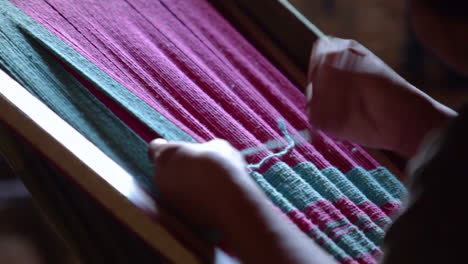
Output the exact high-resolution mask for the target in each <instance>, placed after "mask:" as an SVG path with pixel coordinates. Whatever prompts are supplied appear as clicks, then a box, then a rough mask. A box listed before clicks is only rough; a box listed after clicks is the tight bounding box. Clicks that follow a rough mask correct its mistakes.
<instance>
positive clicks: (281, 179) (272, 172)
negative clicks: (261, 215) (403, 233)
mask: <svg viewBox="0 0 468 264" xmlns="http://www.w3.org/2000/svg"><path fill="white" fill-rule="evenodd" d="M263 176H264V178H265V180H266V181H267V182H268V183H269V184H271V186H272V187H273V188H274V189H276V190H277V191H278V192H280V193H281V194H282V195H283V196H284V197H285V198H286V199H287V200H288V201H289V202H290V203H291V204H292V205H293V206H295V207H296V208H298V209H299V210H301V211H303V210H304V209H306V208H307V207H309V206H311V205H312V204H314V203H316V202H318V201H322V200H324V198H323V197H321V195H320V194H318V193H317V192H316V191H315V190H314V188H312V186H311V185H309V184H308V183H307V182H305V181H304V180H303V179H302V178H301V177H300V176H299V175H298V174H297V173H295V172H294V170H293V169H292V168H290V167H289V166H288V165H287V164H286V163H284V162H278V163H276V164H274V165H272V166H271V167H270V168H269V169H268V170H267V171H266V172H265V173H264V174H263ZM342 177H344V176H342ZM341 220H342V221H345V222H346V223H347V224H348V225H350V226H352V224H351V223H350V222H349V221H348V219H346V218H344V219H341ZM341 220H340V221H341ZM333 224H334V223H329V224H328V225H333ZM335 242H336V244H337V245H338V246H339V247H341V248H342V249H343V250H344V251H345V252H346V253H348V254H349V255H350V256H351V257H353V258H356V257H359V256H361V255H363V254H369V253H371V252H373V251H374V250H376V249H378V247H377V246H376V245H375V244H374V243H373V242H372V241H370V240H369V239H368V238H367V237H366V236H365V235H364V234H363V233H362V232H361V231H359V230H358V229H357V228H356V227H354V228H353V230H352V231H350V232H349V233H347V234H345V235H343V236H341V237H340V238H339V239H338V240H337V241H335Z"/></svg>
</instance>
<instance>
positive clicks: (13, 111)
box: [0, 0, 398, 263]
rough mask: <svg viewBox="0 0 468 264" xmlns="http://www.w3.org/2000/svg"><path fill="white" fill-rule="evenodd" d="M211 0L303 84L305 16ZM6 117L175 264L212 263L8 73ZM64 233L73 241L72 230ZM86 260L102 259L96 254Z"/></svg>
mask: <svg viewBox="0 0 468 264" xmlns="http://www.w3.org/2000/svg"><path fill="white" fill-rule="evenodd" d="M211 2H212V3H213V4H214V5H215V6H216V7H217V8H218V9H219V10H220V11H221V12H222V13H223V15H224V16H225V17H226V18H228V20H230V21H231V23H233V24H234V26H236V28H237V29H238V30H240V31H241V32H242V33H243V34H244V36H246V37H247V38H248V39H250V40H251V42H252V43H254V45H256V46H257V48H258V49H259V50H260V51H262V52H263V53H264V54H265V55H266V56H267V57H269V59H270V60H271V61H272V62H274V63H275V64H276V65H277V66H278V67H279V68H280V69H281V70H282V71H283V72H284V73H285V74H286V75H287V76H289V78H290V79H291V80H293V82H295V83H296V84H297V85H299V86H300V87H303V86H304V85H305V81H306V71H307V66H308V57H309V53H310V49H311V47H312V44H313V42H314V41H315V40H316V36H315V34H314V32H313V30H312V29H311V28H310V25H308V23H307V21H305V20H304V17H302V16H301V15H300V14H299V13H298V12H297V10H294V9H293V8H292V6H291V5H290V4H289V3H288V2H287V1H285V0H278V1H275V0H256V1H251V0H235V1H233V0H211ZM0 123H4V124H6V126H7V127H9V128H11V129H12V130H13V131H15V133H17V134H18V135H19V136H20V137H21V138H23V139H25V141H27V142H28V143H29V144H30V145H32V146H33V148H34V149H36V150H37V151H38V152H40V153H41V154H42V155H43V156H45V157H46V158H47V160H49V161H50V162H51V163H52V164H54V166H55V167H57V168H58V169H59V170H60V171H62V172H65V174H66V175H68V176H69V177H70V179H69V180H71V182H74V183H76V184H77V185H78V186H80V188H81V189H82V191H83V190H84V191H85V192H87V193H88V194H89V195H90V196H91V197H92V198H93V199H94V200H95V201H97V202H98V203H99V204H100V206H102V207H104V208H105V209H106V211H107V212H108V213H110V214H111V216H112V217H114V218H118V219H119V222H120V223H121V224H123V225H124V226H126V227H128V228H129V229H130V230H131V232H130V233H134V234H136V235H137V236H138V237H139V238H140V239H141V240H142V241H144V243H145V244H146V245H148V246H149V247H150V249H156V250H157V251H159V252H160V253H161V255H163V257H164V258H165V259H166V260H168V261H170V262H174V263H206V262H214V251H213V250H212V248H211V247H210V246H209V245H208V244H207V243H206V242H204V241H202V240H200V239H199V238H198V237H197V236H196V235H195V234H194V233H193V232H192V231H190V230H189V229H188V228H187V227H186V226H185V225H184V224H182V223H180V222H179V221H178V220H176V219H175V218H174V217H172V216H170V214H168V213H167V212H165V211H164V209H163V208H160V207H158V206H157V204H156V203H155V202H154V200H153V199H152V197H151V196H149V195H148V194H147V193H145V192H144V191H143V190H142V189H141V188H140V187H139V186H138V184H137V183H136V182H135V181H134V180H133V178H132V177H131V176H130V175H129V174H128V173H127V172H126V171H124V170H123V169H122V168H121V167H120V166H118V165H117V164H116V163H115V162H113V161H112V160H111V159H110V158H108V157H107V156H106V155H105V154H104V153H102V152H101V151H100V150H99V149H98V148H97V147H95V146H94V145H93V144H92V143H90V142H89V141H88V140H86V139H85V138H84V137H83V136H82V135H81V134H79V133H78V132H77V131H76V130H74V129H73V128H72V127H71V126H69V125H68V124H67V123H66V122H65V121H63V120H62V119H61V118H60V117H58V116H57V115H56V114H55V113H53V112H52V111H51V110H50V109H49V108H48V107H47V106H45V105H44V104H43V103H42V102H40V101H39V100H38V99H36V98H35V97H34V96H33V95H31V94H30V93H29V92H27V91H26V89H24V88H23V87H21V86H20V85H19V84H18V83H17V82H15V81H14V80H13V79H11V78H10V77H9V76H7V75H6V74H5V73H3V72H2V71H0ZM376 155H377V156H376ZM373 156H374V157H376V158H377V159H378V160H379V161H380V162H381V163H383V164H385V165H386V166H390V167H391V170H392V171H393V172H397V171H398V170H395V168H394V167H393V166H391V163H389V162H388V160H386V159H385V158H384V157H382V156H381V155H380V154H376V153H373ZM23 180H24V182H25V183H26V185H27V187H28V189H30V191H31V192H32V194H33V196H34V197H35V198H36V199H37V200H38V201H39V203H40V205H41V207H42V208H44V210H45V212H46V213H47V214H48V215H49V216H52V222H54V224H55V225H57V226H59V227H60V226H61V228H59V229H61V232H64V233H67V232H66V229H67V228H69V227H67V223H68V225H70V221H68V222H67V221H65V220H63V219H60V218H61V216H60V215H57V214H56V213H54V210H57V208H59V209H58V210H61V209H60V208H63V206H62V207H55V208H54V207H51V206H50V203H51V202H53V201H51V199H46V198H45V199H44V197H43V196H44V195H42V194H41V191H42V192H43V189H42V190H41V188H40V186H41V182H40V181H41V180H40V179H34V178H28V179H23ZM43 180H44V179H43ZM41 197H42V198H41ZM62 217H63V215H62ZM64 229H65V231H64ZM65 236H66V237H69V236H71V239H72V240H73V239H74V237H73V236H74V235H73V234H71V235H70V234H68V235H65ZM182 240H183V241H184V243H182V242H181V241H182ZM80 243H83V240H81V241H80ZM187 245H188V247H187ZM75 246H78V247H82V246H83V245H77V244H75ZM87 260H88V261H91V262H98V261H97V260H96V259H95V257H93V255H89V256H88V257H87Z"/></svg>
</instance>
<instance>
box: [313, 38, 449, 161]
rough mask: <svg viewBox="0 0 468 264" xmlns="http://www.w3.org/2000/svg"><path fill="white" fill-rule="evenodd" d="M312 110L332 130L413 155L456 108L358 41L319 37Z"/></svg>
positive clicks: (319, 124)
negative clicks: (420, 88) (429, 134)
mask: <svg viewBox="0 0 468 264" xmlns="http://www.w3.org/2000/svg"><path fill="white" fill-rule="evenodd" d="M309 83H310V84H309V86H308V87H307V94H308V102H307V107H308V113H309V119H310V121H311V123H312V125H313V126H314V127H316V128H318V129H320V130H322V131H324V132H326V133H327V134H330V135H333V136H336V137H340V138H343V139H347V140H350V141H352V142H355V143H358V144H361V145H364V146H368V147H374V148H382V149H387V150H392V151H395V152H397V153H400V154H402V155H404V156H406V157H412V156H413V155H414V154H415V153H416V152H417V150H418V148H419V145H420V144H421V141H422V140H423V139H424V137H425V136H426V135H427V133H428V132H429V131H430V130H432V129H434V128H438V127H440V126H442V125H443V123H444V122H446V121H448V120H450V119H451V118H453V117H455V116H456V115H457V114H456V112H454V111H453V110H451V109H449V108H447V107H445V106H443V105H442V104H440V103H438V102H437V101H435V100H434V99H432V98H431V97H429V96H428V95H426V94H425V93H423V92H422V91H420V90H418V89H417V88H416V87H414V86H412V85H411V84H409V83H408V82H407V81H405V80H404V79H403V78H402V77H400V76H399V75H398V74H397V73H396V72H395V71H393V70H392V69H391V68H390V67H389V66H387V65H386V64H385V63H384V62H383V61H382V60H380V59H379V58H378V57H377V56H375V55H374V54H373V53H372V52H370V51H369V50H368V49H366V48H365V47H364V46H362V45H361V44H359V43H357V42H355V41H353V40H344V39H339V38H332V37H329V38H323V39H319V40H317V43H316V44H315V46H314V49H313V52H312V56H311V59H310V70H309Z"/></svg>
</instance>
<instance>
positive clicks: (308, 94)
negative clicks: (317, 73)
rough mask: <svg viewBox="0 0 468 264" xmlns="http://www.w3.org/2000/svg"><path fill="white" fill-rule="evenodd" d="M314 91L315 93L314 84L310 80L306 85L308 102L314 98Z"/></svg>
mask: <svg viewBox="0 0 468 264" xmlns="http://www.w3.org/2000/svg"><path fill="white" fill-rule="evenodd" d="M312 93H313V85H312V83H311V82H310V83H309V84H308V85H307V87H306V97H307V102H310V101H311V100H312Z"/></svg>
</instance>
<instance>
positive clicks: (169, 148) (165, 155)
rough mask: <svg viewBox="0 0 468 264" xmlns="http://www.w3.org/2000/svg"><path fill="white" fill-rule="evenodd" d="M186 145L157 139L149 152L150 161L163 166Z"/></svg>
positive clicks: (151, 144)
mask: <svg viewBox="0 0 468 264" xmlns="http://www.w3.org/2000/svg"><path fill="white" fill-rule="evenodd" d="M184 144H187V143H178V142H167V140H165V139H162V138H157V139H155V140H153V141H151V142H150V146H149V151H148V152H149V156H150V160H151V161H153V162H154V163H155V164H156V165H157V166H163V165H165V164H166V163H167V161H168V160H169V159H170V158H171V156H172V155H173V154H174V153H175V152H176V151H177V150H179V149H180V148H181V147H182V146H183V145H184Z"/></svg>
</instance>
